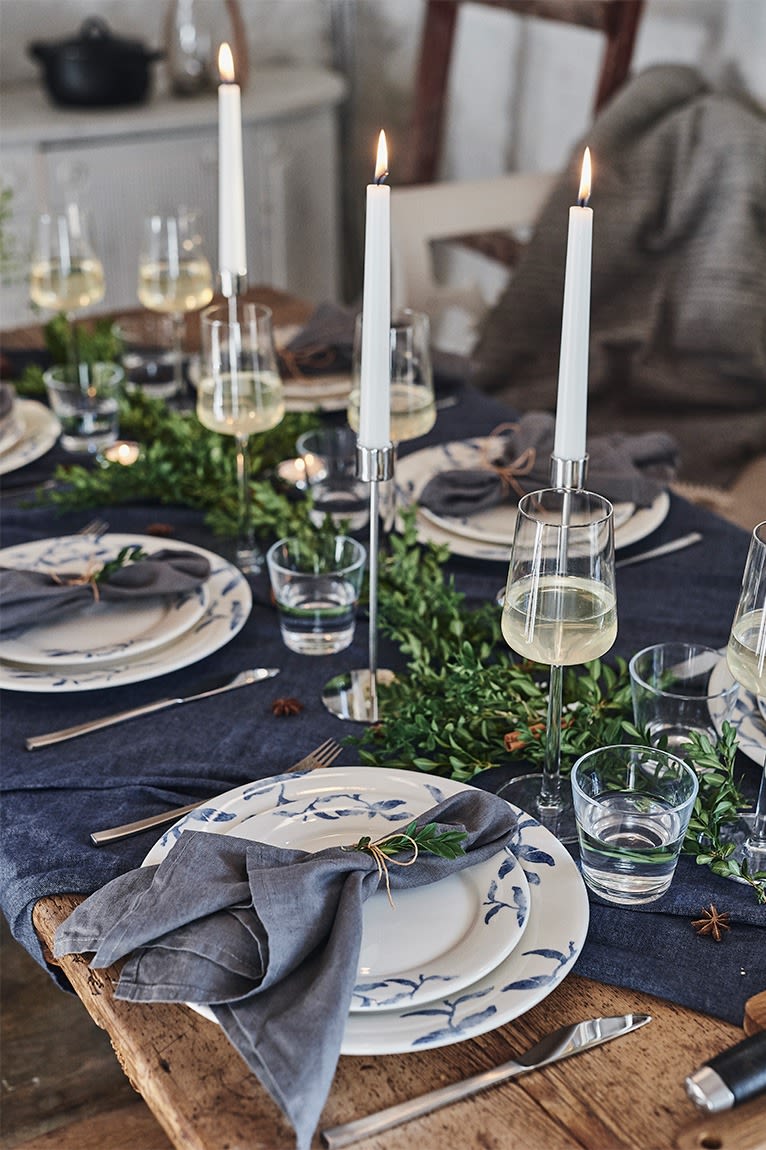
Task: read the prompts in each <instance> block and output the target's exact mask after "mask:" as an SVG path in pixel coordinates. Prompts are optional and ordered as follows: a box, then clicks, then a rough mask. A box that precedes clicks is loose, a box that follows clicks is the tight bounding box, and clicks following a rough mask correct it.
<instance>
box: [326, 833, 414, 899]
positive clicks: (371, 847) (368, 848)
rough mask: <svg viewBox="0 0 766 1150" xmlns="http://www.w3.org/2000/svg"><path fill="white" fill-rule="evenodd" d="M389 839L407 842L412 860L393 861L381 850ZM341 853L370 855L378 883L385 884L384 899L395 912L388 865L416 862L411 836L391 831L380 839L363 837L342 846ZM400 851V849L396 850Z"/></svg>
mask: <svg viewBox="0 0 766 1150" xmlns="http://www.w3.org/2000/svg"><path fill="white" fill-rule="evenodd" d="M391 839H401V840H402V842H408V843H410V845H411V846H412V858H408V859H395V858H392V857H391V855H389V854H386V852H385V851H384V850H383V844H384V843H387V842H389V841H390V840H391ZM340 849H341V850H342V851H363V852H364V853H365V854H369V855H372V857H373V858H374V859H375V862H376V864H377V867H378V881H380V880H381V879H384V881H385V884H386V897H387V898H388V904H389V906H390V907H391V909H392V910H396V906H395V905H394V900H393V898H392V896H391V878H390V876H389V873H388V868H389V865H392V866H412V864H413V863H415V862H417V858H418V854H419V850H418V844H417V843H416V842H415V840H414V838H413V837H412V835H407V834H403V833H402V832H401V831H391V833H390V834H387V835H383V837H382V838H379V839H375V840H371V839H370V838H369V837H368V836H367V835H363V836H362V838H360V839H359V841H358V842H356V843H353V844H352V845H351V846H345V847H344V846H342V847H341V848H340ZM397 849H399V850H401V849H402V848H401V847H399V848H397Z"/></svg>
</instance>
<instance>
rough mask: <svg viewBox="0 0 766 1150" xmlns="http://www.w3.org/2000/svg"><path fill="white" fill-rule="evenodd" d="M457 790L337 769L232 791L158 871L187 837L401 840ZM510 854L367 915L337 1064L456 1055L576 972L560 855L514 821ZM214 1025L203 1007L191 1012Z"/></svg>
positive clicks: (570, 900) (577, 941)
mask: <svg viewBox="0 0 766 1150" xmlns="http://www.w3.org/2000/svg"><path fill="white" fill-rule="evenodd" d="M468 789H470V788H468V787H467V786H466V785H465V784H463V783H457V782H453V781H452V780H450V779H435V778H431V777H430V776H424V775H422V774H419V773H417V772H410V771H400V770H387V769H383V768H370V767H333V768H331V769H328V770H325V771H309V772H306V773H305V774H302V775H278V776H275V777H273V778H270V779H264V780H262V781H260V782H256V783H250V784H248V785H246V786H241V787H235V788H234V789H233V790H231V791H227V792H226V794H223V795H221V796H220V797H219V798H217V799H213V800H212V801H211V802H210V803H206V804H205V805H204V807H201V808H198V809H197V810H196V811H193V812H192V813H191V814H189V815H186V816H185V817H184V818H183V819H181V820H180V821H179V822H178V823H176V824H175V826H173V827H171V829H170V830H169V831H167V832H166V833H165V834H164V835H163V836H162V838H161V839H160V840H159V842H157V843H156V844H155V846H154V847H153V848H152V850H151V851H150V852H149V854H148V855H147V857H146V859H145V860H144V864H145V865H150V864H154V863H158V862H160V861H161V860H162V859H163V858H164V857H165V856H166V855H167V854H168V852H169V851H170V848H171V847H172V845H173V843H174V842H175V841H176V839H177V838H178V836H179V835H180V834H181V833H182V832H183V831H184V830H185V829H193V830H201V831H206V832H208V833H212V834H230V833H234V834H236V835H237V836H239V837H241V838H250V839H254V840H258V841H261V842H267V843H271V844H274V845H276V846H280V847H289V848H295V849H298V850H306V851H319V850H323V849H325V848H327V847H333V846H340V845H348V844H350V843H353V842H355V841H357V839H359V837H360V836H361V835H369V836H370V837H371V838H373V839H374V838H378V837H381V836H382V835H385V834H387V833H391V831H396V830H401V829H403V828H404V827H406V826H407V824H408V822H410V821H411V820H412V819H413V818H415V817H417V816H418V815H420V814H422V813H423V812H424V811H426V810H428V809H429V808H430V807H432V806H434V805H436V804H437V803H439V802H441V801H442V800H443V799H445V798H448V797H449V796H451V795H454V794H457V793H458V792H460V791H464V790H468ZM516 815H517V817H518V823H517V826H516V829H515V832H514V835H513V839H512V842H511V843H510V847H509V849H507V850H505V851H501V852H500V853H499V854H497V855H495V856H494V858H492V859H489V860H487V861H486V862H483V863H477V864H476V865H475V866H473V867H468V868H466V869H465V870H462V871H458V872H456V873H455V874H454V875H452V876H450V877H449V878H446V879H443V880H442V881H440V882H437V883H433V884H432V885H429V886H426V887H420V888H415V889H413V890H401V891H396V892H395V895H394V897H395V904H396V909H395V910H392V908H391V906H390V905H389V902H388V899H387V896H386V892H385V890H379V891H378V892H377V893H376V894H375V895H373V896H372V898H371V899H369V900H368V902H367V903H366V904H365V908H364V925H363V935H362V947H361V953H360V962H359V972H358V976H357V984H356V987H355V990H354V995H353V999H352V1003H351V1009H350V1012H349V1016H348V1021H347V1024H346V1031H345V1035H344V1039H343V1046H342V1053H344V1054H390V1053H396V1052H401V1051H409V1050H423V1049H428V1048H430V1047H436V1046H446V1045H449V1044H451V1043H455V1042H462V1041H463V1040H465V1039H467V1038H472V1037H474V1036H475V1035H477V1034H483V1033H484V1032H485V1031H488V1030H493V1029H495V1028H496V1027H498V1026H501V1025H503V1024H504V1023H506V1022H509V1021H511V1020H512V1019H514V1018H517V1017H518V1016H519V1015H520V1014H523V1013H524V1012H525V1011H527V1010H529V1009H530V1007H532V1006H533V1005H534V1004H535V1003H537V1002H539V1001H540V1000H541V999H543V998H545V997H546V996H547V995H548V994H550V992H551V991H552V990H553V989H554V987H556V986H557V985H558V984H559V983H560V982H561V981H562V979H564V978H565V977H566V975H567V974H568V973H569V972H570V970H571V969H572V966H573V965H574V962H575V960H576V958H577V956H578V954H579V953H580V951H581V949H582V946H583V943H584V941H585V935H586V932H587V928H588V898H587V895H586V892H585V887H584V885H583V882H582V879H581V878H580V875H579V873H578V871H577V868H576V866H575V864H574V862H573V861H572V859H571V857H570V855H569V853H568V852H567V850H566V849H565V848H564V847H563V846H562V845H561V843H559V841H558V840H557V839H556V838H555V837H554V836H553V835H552V834H551V833H550V831H547V830H545V828H544V827H541V826H540V824H539V823H538V822H537V821H536V820H535V819H533V818H531V816H529V815H527V814H525V813H523V812H522V811H519V810H516ZM196 1009H198V1010H200V1011H201V1012H202V1013H205V1014H206V1015H207V1016H208V1017H211V1018H212V1014H211V1013H210V1012H209V1011H207V1010H206V1009H205V1008H204V1007H196Z"/></svg>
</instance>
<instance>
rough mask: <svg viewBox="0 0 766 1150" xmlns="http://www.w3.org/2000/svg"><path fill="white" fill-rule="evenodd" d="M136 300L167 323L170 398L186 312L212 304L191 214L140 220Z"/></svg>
mask: <svg viewBox="0 0 766 1150" xmlns="http://www.w3.org/2000/svg"><path fill="white" fill-rule="evenodd" d="M138 298H139V300H140V301H141V303H142V304H143V305H144V307H145V308H148V309H149V311H155V312H160V313H161V314H163V315H169V316H170V317H171V318H172V321H173V372H174V386H175V391H176V394H178V393H179V392H182V391H183V337H184V326H185V316H186V314H187V312H192V311H198V310H199V309H200V308H203V307H206V306H207V304H209V303H210V301H211V300H212V298H213V272H212V268H211V267H210V264H209V262H208V260H207V258H206V256H205V254H204V251H203V249H202V236H201V234H200V230H199V215H198V213H197V212H193V211H186V210H181V211H179V212H177V213H176V214H173V215H159V214H155V215H151V216H147V217H146V219H145V220H144V231H143V239H142V242H141V252H140V255H139V260H138Z"/></svg>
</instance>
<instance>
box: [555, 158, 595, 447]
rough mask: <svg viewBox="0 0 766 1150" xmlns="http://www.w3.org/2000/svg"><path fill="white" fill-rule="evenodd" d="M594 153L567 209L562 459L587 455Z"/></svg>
mask: <svg viewBox="0 0 766 1150" xmlns="http://www.w3.org/2000/svg"><path fill="white" fill-rule="evenodd" d="M590 183H591V176H590V149H589V148H586V149H585V155H584V156H583V162H582V176H581V179H580V190H579V193H578V204H577V206H573V207H571V208H570V209H569V234H568V237H567V262H566V274H565V278H564V311H563V315H562V320H561V351H560V357H559V384H558V398H557V403H556V433H555V438H554V444H553V454H554V456H556V457H558V458H559V459H582V458H583V457H584V456H585V453H586V452H585V431H586V425H587V418H588V342H589V333H590V269H591V248H592V241H593V210H592V209H591V208H589V207H587V206H586V205H587V203H588V199H589V198H590Z"/></svg>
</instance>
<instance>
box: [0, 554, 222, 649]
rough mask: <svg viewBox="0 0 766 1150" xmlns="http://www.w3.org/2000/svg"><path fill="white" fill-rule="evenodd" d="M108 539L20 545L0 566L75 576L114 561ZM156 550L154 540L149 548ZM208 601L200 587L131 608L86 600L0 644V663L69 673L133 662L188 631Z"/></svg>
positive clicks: (1, 559)
mask: <svg viewBox="0 0 766 1150" xmlns="http://www.w3.org/2000/svg"><path fill="white" fill-rule="evenodd" d="M113 538H114V537H113V536H109V535H106V536H102V537H101V539H98V540H94V539H93V538H92V537H90V538H89V537H88V536H82V535H68V536H63V537H60V538H57V539H42V540H37V541H35V542H32V543H23V544H21V545H20V546H19V547H9V548H6V549H5V550H4V551H0V567H18V568H24V569H27V570H40V571H48V572H51V571H55V572H56V574H57V575H64V576H66V575H79V574H81V573H82V572H83V571H86V570H88V568H89V567H90V566H92V565H93V564H95V565H96V566H98V567H101V566H102V565H103V564H104V563H107V562H109V561H110V560H112V559H114V558H115V557H116V555H117V553H118V551H119V548H118V547H117V546H116V545H115V544H114V543H113V542H112V539H113ZM162 546H164V544H162ZM158 548H159V541H156V542H155V544H154V547H153V548H152V549H153V550H157V549H158ZM208 599H209V596H208V590H207V585H206V583H203V584H201V585H200V586H199V587H197V588H195V590H193V591H191V592H189V593H188V594H185V595H172V596H171V595H157V596H153V597H152V598H151V599H144V600H140V601H136V602H134V603H108V602H96V601H95V599H94V598H91V600H90V602H86V603H84V604H83V606H82V607H81V608H79V609H77V610H74V611H72V612H71V614H69V615H67V617H66V618H62V619H57V620H55V621H54V622H51V623H48V624H40V625H39V626H32V627H27V628H26V630H25V631H24V632H23V633H20V634H19V635H17V636H14V637H12V638H10V637H9V638H4V639H2V640H1V641H0V659H2V660H3V661H5V662H9V663H17V664H22V665H23V666H25V667H45V668H49V669H52V668H67V669H69V670H73V669H74V668H75V667H76V668H77V669H78V670H81V669H83V668H84V667H92V666H96V665H97V664H99V663H113V662H115V661H116V660H117V659H119V660H120V661H125V660H128V659H133V658H135V657H136V656H138V655H143V654H144V653H145V652H147V651H153V650H155V648H157V647H164V646H166V645H167V644H168V643H171V642H172V641H173V640H174V639H177V638H178V636H179V635H182V634H183V633H184V631H188V630H189V628H190V627H192V626H194V624H195V623H196V622H197V620H198V619H199V618H201V616H202V615H203V614H204V612H205V609H206V608H207V605H208Z"/></svg>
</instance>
